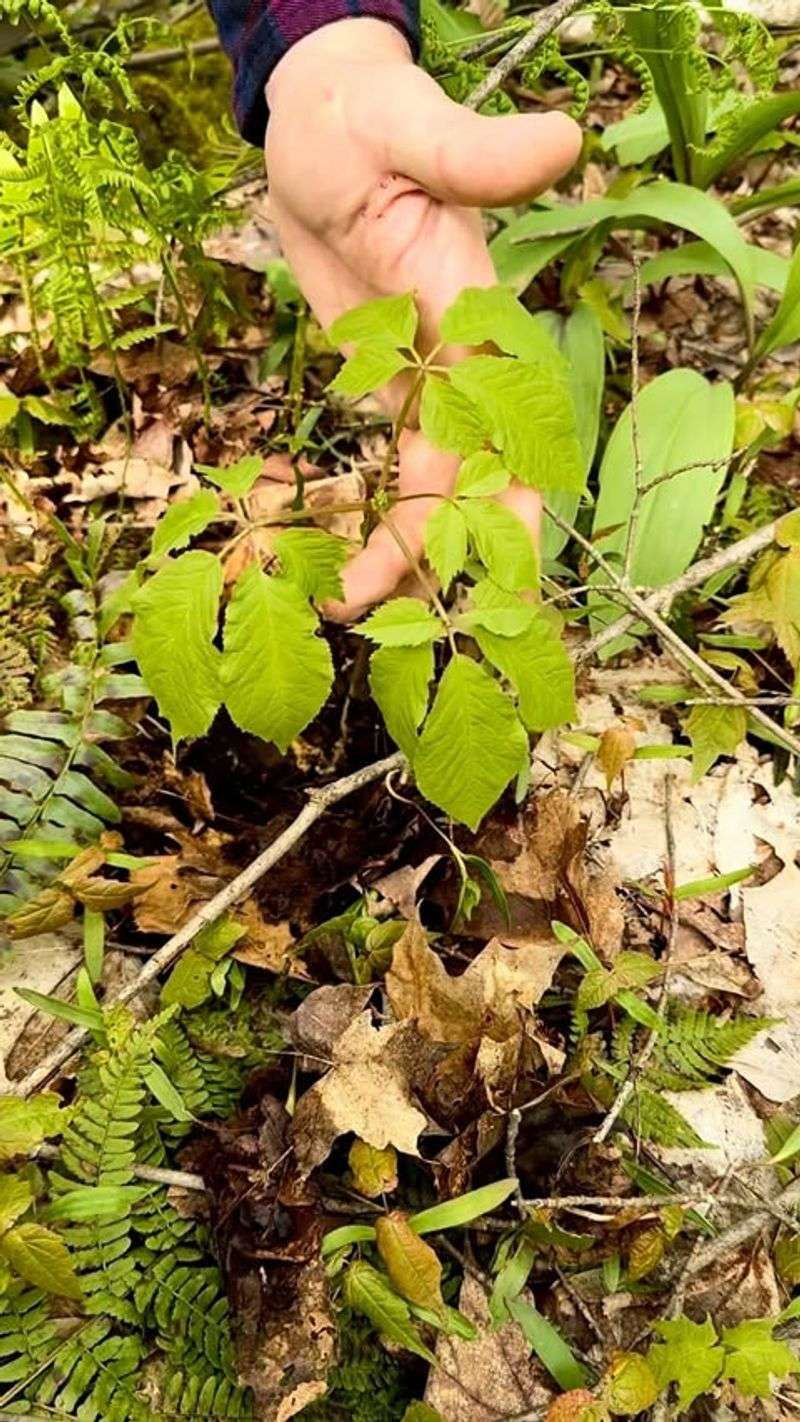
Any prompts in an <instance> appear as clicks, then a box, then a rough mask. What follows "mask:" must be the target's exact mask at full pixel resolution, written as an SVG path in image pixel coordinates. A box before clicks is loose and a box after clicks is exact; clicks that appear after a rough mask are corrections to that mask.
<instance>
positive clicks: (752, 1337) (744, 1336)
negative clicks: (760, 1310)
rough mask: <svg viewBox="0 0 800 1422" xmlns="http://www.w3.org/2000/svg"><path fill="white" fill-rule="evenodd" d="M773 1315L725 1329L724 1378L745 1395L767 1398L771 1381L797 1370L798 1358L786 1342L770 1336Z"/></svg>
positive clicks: (749, 1320) (773, 1321) (777, 1380)
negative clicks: (729, 1380)
mask: <svg viewBox="0 0 800 1422" xmlns="http://www.w3.org/2000/svg"><path fill="white" fill-rule="evenodd" d="M774 1327H775V1319H774V1318H754V1319H748V1320H746V1321H745V1322H744V1323H739V1324H737V1325H736V1327H735V1328H725V1329H723V1332H722V1342H723V1343H724V1345H725V1350H726V1356H725V1362H724V1364H723V1368H722V1375H723V1377H726V1378H730V1379H731V1381H732V1382H733V1383H734V1385H735V1386H736V1388H737V1389H738V1391H739V1392H740V1393H741V1394H742V1395H743V1396H744V1397H770V1396H771V1394H772V1391H773V1382H781V1381H782V1380H783V1379H784V1378H787V1377H789V1375H790V1374H791V1373H798V1372H800V1361H798V1359H797V1358H796V1357H795V1355H794V1353H793V1352H792V1350H791V1348H790V1347H789V1345H788V1344H787V1343H781V1342H779V1341H778V1340H777V1339H776V1338H773V1336H772V1331H773V1329H774Z"/></svg>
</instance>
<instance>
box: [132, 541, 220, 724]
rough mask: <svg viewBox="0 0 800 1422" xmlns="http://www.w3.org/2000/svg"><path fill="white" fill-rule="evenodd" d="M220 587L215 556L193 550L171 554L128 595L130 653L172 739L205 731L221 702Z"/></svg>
mask: <svg viewBox="0 0 800 1422" xmlns="http://www.w3.org/2000/svg"><path fill="white" fill-rule="evenodd" d="M221 591H222V565H221V563H220V562H219V559H218V558H215V557H214V555H213V554H212V553H203V552H195V553H184V554H182V555H181V557H180V558H173V559H170V561H169V562H168V563H167V564H166V566H165V567H163V568H161V569H160V570H159V571H158V572H157V573H156V575H155V577H153V578H150V579H149V581H148V582H146V583H145V585H144V587H143V588H141V589H140V590H139V592H137V593H136V595H135V596H134V598H133V609H134V623H133V653H134V656H135V658H136V661H137V662H138V664H139V670H140V671H141V673H142V676H143V678H144V680H145V683H146V684H147V688H148V690H149V691H150V692H151V693H152V695H153V696H154V697H155V699H156V701H157V702H158V708H159V710H160V712H161V714H162V715H163V716H166V718H167V720H168V721H169V723H170V727H171V730H172V735H173V737H174V739H175V740H176V741H182V740H186V739H191V738H194V737H196V736H204V735H205V733H206V731H207V730H208V729H209V727H210V725H211V722H212V721H213V720H214V717H215V716H216V714H217V711H218V710H219V708H220V705H221V702H222V689H221V686H220V676H219V667H220V654H219V652H218V650H217V649H216V647H215V646H214V636H215V634H216V631H217V617H218V610H219V598H220V593H221Z"/></svg>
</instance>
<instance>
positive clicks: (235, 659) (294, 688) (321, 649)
mask: <svg viewBox="0 0 800 1422" xmlns="http://www.w3.org/2000/svg"><path fill="white" fill-rule="evenodd" d="M318 627H319V619H318V618H317V615H316V613H315V612H314V611H313V609H312V608H311V607H309V605H308V602H307V601H306V599H305V598H304V597H303V594H302V593H301V592H300V591H299V589H298V588H296V587H295V586H294V584H293V583H290V582H288V581H287V580H286V579H285V578H269V577H267V576H266V574H265V573H263V572H262V571H261V569H260V568H259V567H257V566H256V564H253V563H251V564H250V565H249V566H248V567H246V568H245V569H244V572H243V573H241V574H240V576H239V578H238V579H237V582H236V586H235V588H234V592H233V597H232V598H231V602H230V606H229V607H228V613H227V617H226V619H225V642H224V647H225V650H224V654H223V659H222V684H223V688H224V695H225V705H226V706H227V708H228V711H229V712H230V715H231V717H232V719H233V720H234V721H235V722H236V725H237V726H239V727H240V729H241V730H243V731H250V732H251V733H252V734H253V735H256V736H261V737H262V739H263V740H265V741H274V742H275V744H276V745H277V746H278V748H279V750H280V751H281V752H283V753H284V754H285V752H286V750H287V749H288V747H289V745H290V744H291V742H292V741H293V740H294V738H295V736H298V735H299V734H300V732H301V731H303V730H305V727H306V726H307V725H308V723H309V721H312V720H313V719H314V717H315V716H316V714H317V712H318V711H319V710H320V709H321V708H322V707H323V706H324V704H325V702H326V700H327V698H328V694H329V692H330V689H331V685H332V683H333V662H332V660H331V653H330V648H329V647H328V644H327V642H324V641H323V640H322V638H321V637H318V636H317V635H316V633H317V629H318Z"/></svg>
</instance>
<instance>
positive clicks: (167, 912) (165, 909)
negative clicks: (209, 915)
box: [128, 814, 231, 934]
mask: <svg viewBox="0 0 800 1422" xmlns="http://www.w3.org/2000/svg"><path fill="white" fill-rule="evenodd" d="M128 817H129V818H131V819H134V818H135V819H137V820H139V822H140V823H144V822H145V816H144V815H143V814H137V815H134V814H130V815H129V816H128ZM164 821H165V822H164V823H161V821H159V827H160V828H163V829H165V831H166V833H167V834H169V835H171V837H172V838H173V839H176V840H177V841H178V843H179V844H180V847H181V852H180V854H165V855H161V856H160V857H159V858H157V859H153V860H151V861H150V862H149V863H148V864H144V865H142V867H141V868H140V869H135V870H134V871H133V873H132V874H131V876H130V878H131V884H132V885H134V886H135V889H136V893H137V897H136V899H135V900H134V905H133V916H134V919H135V922H136V927H137V928H138V929H140V931H141V932H142V933H168V934H169V933H174V932H175V930H176V929H177V928H180V927H181V925H182V924H184V923H185V922H186V920H187V919H188V918H189V917H190V915H191V913H192V910H193V909H194V907H195V905H196V904H198V903H205V902H206V901H207V900H208V899H210V898H213V896H214V894H215V893H216V892H217V890H218V889H219V888H220V887H221V882H222V881H223V880H224V879H227V878H229V877H230V873H231V871H230V869H229V868H228V866H227V865H226V864H225V862H224V859H223V857H222V849H223V846H224V845H225V843H226V839H225V838H224V837H223V836H222V835H218V834H216V833H215V832H214V831H213V830H207V831H205V832H204V833H203V834H202V835H191V834H189V833H188V831H186V830H185V829H183V827H182V826H180V825H178V824H177V822H176V821H175V822H173V821H172V820H171V817H164Z"/></svg>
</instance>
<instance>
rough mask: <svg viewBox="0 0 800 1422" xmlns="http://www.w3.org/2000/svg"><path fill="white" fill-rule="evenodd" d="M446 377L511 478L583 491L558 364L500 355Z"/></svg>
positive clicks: (470, 362) (473, 359) (465, 364)
mask: <svg viewBox="0 0 800 1422" xmlns="http://www.w3.org/2000/svg"><path fill="white" fill-rule="evenodd" d="M450 378H451V380H452V382H453V385H454V386H455V387H456V389H457V390H460V391H461V392H462V394H464V395H466V396H467V398H468V399H470V400H472V401H473V403H474V404H475V405H476V406H477V407H478V409H479V411H480V412H481V416H482V418H483V419H484V421H485V422H486V425H487V428H488V429H489V430H490V432H491V439H492V443H493V444H494V445H495V447H496V448H497V449H498V450H499V452H500V453H501V454H502V455H503V463H504V464H505V465H506V467H507V468H508V469H510V471H511V473H512V474H515V475H516V476H517V478H518V479H520V480H521V481H522V482H523V483H524V484H533V485H535V487H536V488H540V489H572V490H574V491H575V492H576V493H578V492H580V491H581V490H582V489H583V487H584V484H585V482H586V481H585V476H584V469H583V459H582V456H581V450H580V445H579V443H578V437H577V433H576V427H575V409H574V406H573V403H572V395H571V393H570V389H569V384H568V381H567V376H566V373H565V367H564V366H563V363H561V362H559V364H558V366H553V365H545V364H540V365H528V364H526V363H524V362H523V361H518V360H512V359H510V358H508V357H506V356H485V355H477V356H470V357H469V358H468V359H467V360H464V361H462V362H461V363H460V365H457V366H455V367H454V368H453V371H452V373H451V376H450Z"/></svg>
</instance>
